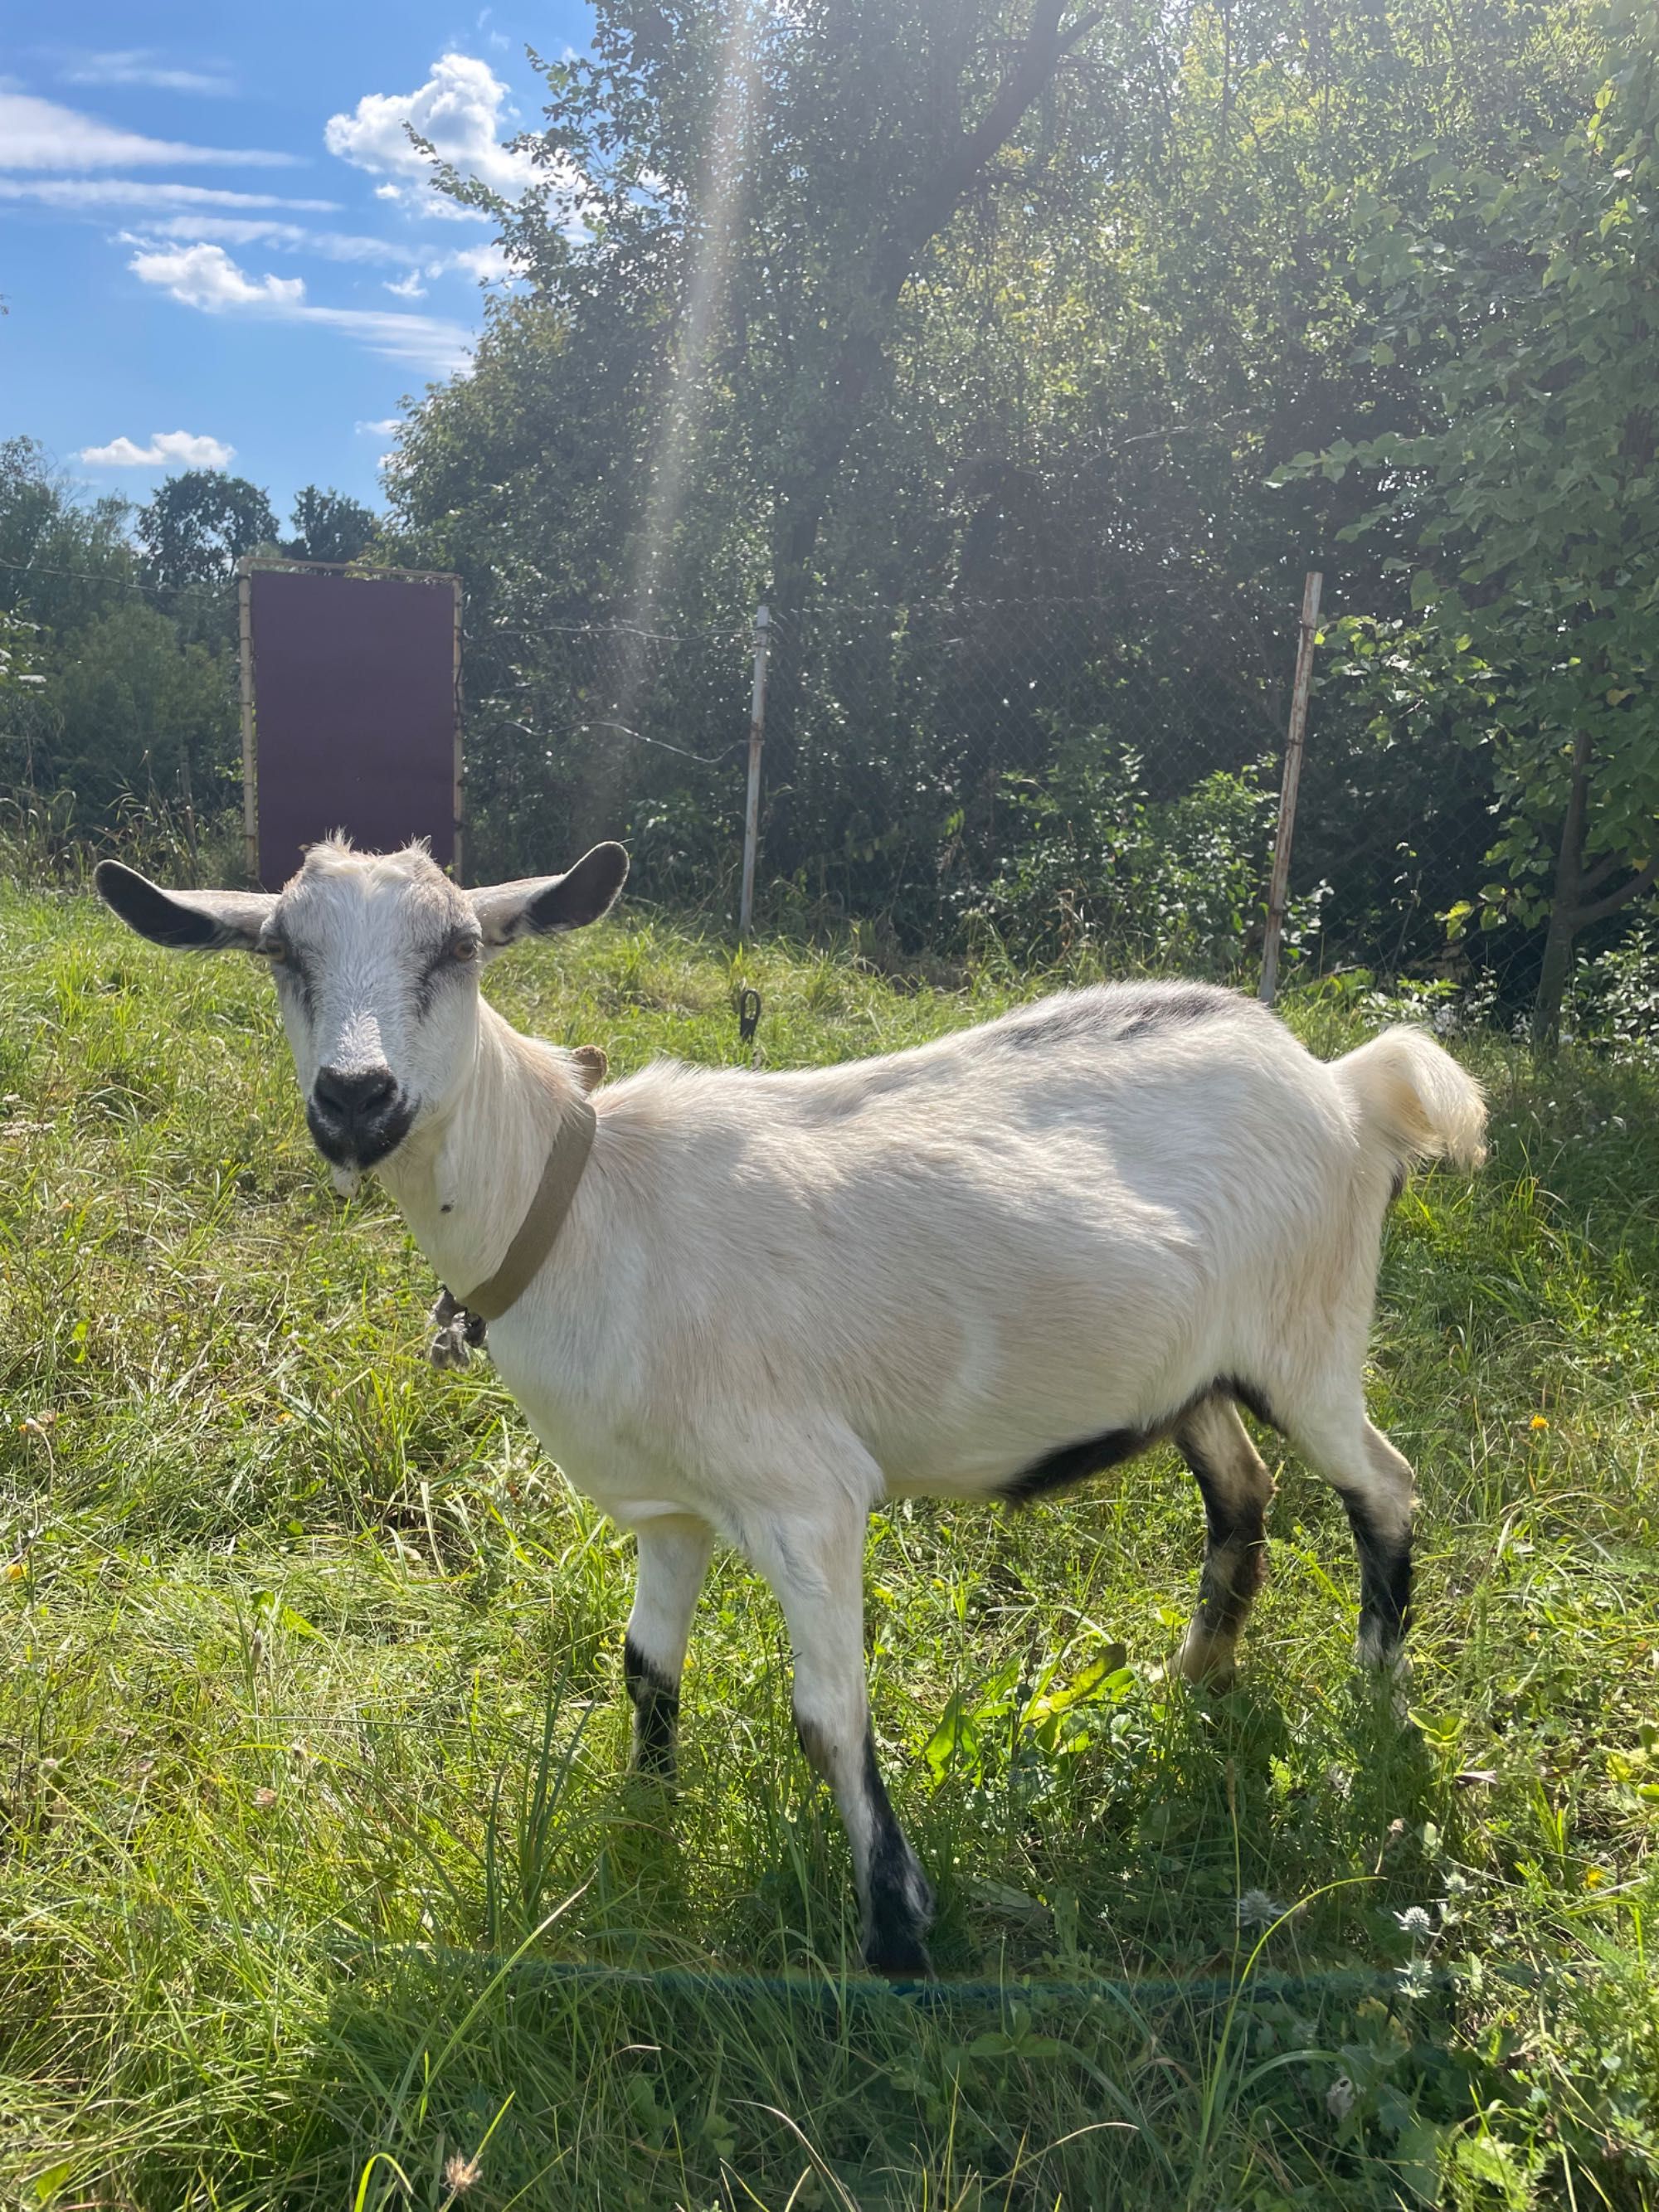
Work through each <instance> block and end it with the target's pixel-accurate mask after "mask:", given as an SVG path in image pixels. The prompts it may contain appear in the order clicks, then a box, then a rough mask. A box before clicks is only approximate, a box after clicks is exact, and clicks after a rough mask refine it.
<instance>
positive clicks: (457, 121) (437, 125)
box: [323, 53, 536, 216]
mask: <svg viewBox="0 0 1659 2212" xmlns="http://www.w3.org/2000/svg"><path fill="white" fill-rule="evenodd" d="M511 116H512V111H511V109H510V108H509V107H508V105H507V87H506V86H505V85H504V84H503V83H502V82H501V79H500V78H499V77H498V76H496V75H495V71H494V70H492V69H491V68H490V66H489V63H488V62H482V61H477V60H475V59H474V58H473V57H472V56H471V55H470V54H453V53H451V54H444V55H442V56H441V58H439V59H438V60H437V61H436V62H435V63H434V64H433V67H432V74H431V76H428V79H427V81H426V82H425V83H424V84H422V85H420V86H417V87H416V89H415V90H414V91H413V92H408V93H386V92H370V93H366V94H364V95H363V97H362V99H361V100H359V101H358V102H357V105H356V108H355V109H354V110H353V112H351V113H350V114H349V115H331V116H330V118H329V119H328V123H327V125H326V126H325V130H324V131H323V143H324V144H325V146H326V147H327V148H328V150H329V152H330V153H331V154H337V155H339V157H340V159H341V160H342V161H349V162H350V163H351V164H352V165H353V167H356V168H359V169H367V170H368V173H369V174H370V175H371V176H374V177H385V178H386V179H389V181H388V182H386V183H385V184H383V185H377V186H376V188H375V189H376V194H377V197H380V198H381V199H387V200H396V201H398V202H399V203H400V204H402V205H404V206H405V207H419V208H420V209H422V210H423V212H425V213H427V214H428V215H438V214H451V215H460V216H465V215H466V214H467V213H468V212H470V210H465V209H462V208H458V207H457V206H456V205H455V204H454V202H453V200H447V199H445V198H444V197H443V196H442V195H441V194H440V193H438V192H435V191H433V189H432V182H431V179H432V165H431V163H430V162H429V161H428V159H427V157H426V155H424V154H422V153H419V152H417V151H416V149H415V148H414V147H413V146H412V145H410V142H409V132H408V130H406V129H405V127H404V126H405V125H410V126H412V127H413V128H414V129H415V130H416V131H418V132H419V133H420V135H421V137H422V138H426V139H429V140H430V142H431V143H432V145H433V147H434V148H435V149H436V151H437V153H438V154H439V155H440V156H441V159H443V160H444V161H450V162H453V165H454V167H456V168H457V169H458V170H459V172H460V173H461V174H462V175H463V176H464V177H477V179H479V180H480V182H482V183H483V184H486V185H489V186H490V187H491V188H492V189H493V190H494V191H498V192H505V193H509V194H516V193H519V192H521V191H524V190H525V189H526V187H527V186H528V185H530V184H531V183H532V182H533V180H534V179H535V175H536V168H535V165H534V163H533V162H532V161H531V159H530V157H529V155H527V154H519V153H515V152H513V149H512V148H511V147H508V146H504V145H502V144H501V135H502V132H503V131H504V130H506V129H507V128H508V127H509V125H510V121H511Z"/></svg>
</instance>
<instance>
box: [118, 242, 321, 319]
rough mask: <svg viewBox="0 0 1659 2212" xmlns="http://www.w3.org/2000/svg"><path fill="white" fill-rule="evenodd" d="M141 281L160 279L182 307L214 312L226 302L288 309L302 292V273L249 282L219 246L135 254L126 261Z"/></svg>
mask: <svg viewBox="0 0 1659 2212" xmlns="http://www.w3.org/2000/svg"><path fill="white" fill-rule="evenodd" d="M129 265H130V266H131V270H132V271H133V274H134V275H135V276H137V278H138V279H139V281H140V283H145V284H159V285H160V286H161V289H162V290H163V291H165V292H167V293H170V294H171V295H172V296H173V299H175V300H181V301H183V302H184V304H185V307H203V308H205V309H206V310H207V312H208V313H210V314H217V313H219V312H220V311H221V310H222V308H225V307H262V308H271V309H274V310H275V311H276V313H279V314H281V313H290V314H291V313H293V311H294V310H295V308H296V307H300V306H301V303H302V302H303V301H304V299H305V296H306V283H305V278H304V277H303V276H262V277H260V278H259V280H258V283H252V282H250V280H249V279H248V278H247V277H246V276H244V275H243V274H242V271H241V270H240V269H239V268H238V267H237V265H236V264H235V263H234V261H233V260H232V259H231V258H230V256H229V254H228V253H227V252H225V249H224V247H223V246H205V245H202V246H176V247H173V248H172V249H170V250H166V249H158V250H156V251H155V252H149V253H135V254H134V256H133V257H132V260H131V264H129Z"/></svg>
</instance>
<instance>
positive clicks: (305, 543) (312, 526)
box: [283, 484, 380, 561]
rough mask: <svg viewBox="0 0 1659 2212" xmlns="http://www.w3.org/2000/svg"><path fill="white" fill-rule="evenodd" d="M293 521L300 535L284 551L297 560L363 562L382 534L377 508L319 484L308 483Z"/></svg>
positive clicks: (299, 499) (297, 501)
mask: <svg viewBox="0 0 1659 2212" xmlns="http://www.w3.org/2000/svg"><path fill="white" fill-rule="evenodd" d="M292 520H293V523H294V527H295V531H296V532H298V535H297V536H296V537H295V538H291V539H290V540H289V542H288V543H287V544H285V545H284V546H283V552H284V553H286V554H288V555H289V556H291V557H292V558H293V559H294V560H296V561H357V560H361V559H362V556H363V555H364V554H365V553H367V552H368V550H369V548H370V547H371V546H372V545H373V544H374V542H375V540H376V538H378V537H379V536H380V517H379V516H378V515H377V514H376V513H374V509H373V507H365V506H363V505H362V501H359V500H355V499H348V498H347V497H346V496H345V495H344V493H343V492H337V491H335V490H333V489H330V490H328V491H322V490H319V488H318V487H317V485H315V484H307V486H306V487H305V489H304V490H303V491H302V492H301V494H300V495H299V497H298V498H297V499H296V500H295V502H294V513H293V517H292Z"/></svg>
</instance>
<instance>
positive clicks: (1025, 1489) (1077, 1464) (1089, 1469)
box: [997, 1429, 1158, 1505]
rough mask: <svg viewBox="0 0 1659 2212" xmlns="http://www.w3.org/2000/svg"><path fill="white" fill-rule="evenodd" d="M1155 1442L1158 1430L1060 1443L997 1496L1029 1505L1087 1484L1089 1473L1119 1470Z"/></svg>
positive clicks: (1120, 1432)
mask: <svg viewBox="0 0 1659 2212" xmlns="http://www.w3.org/2000/svg"><path fill="white" fill-rule="evenodd" d="M1157 1441H1158V1431H1154V1430H1152V1429H1104V1430H1103V1431H1101V1433H1100V1435H1099V1436H1097V1437H1085V1439H1084V1440H1083V1442H1082V1443H1079V1444H1061V1446H1060V1449H1059V1450H1058V1451H1051V1452H1044V1454H1043V1455H1042V1458H1041V1459H1034V1460H1033V1461H1032V1462H1031V1464H1030V1467H1027V1468H1021V1469H1020V1471H1019V1473H1018V1474H1016V1475H1014V1476H1012V1478H1011V1479H1010V1480H1008V1481H1007V1482H1005V1483H1004V1484H1003V1486H1002V1487H1001V1488H1000V1490H999V1491H998V1492H997V1496H998V1497H999V1498H1001V1500H1002V1501H1003V1503H1004V1504H1005V1505H1029V1504H1030V1503H1031V1500H1032V1499H1033V1498H1042V1497H1046V1496H1047V1494H1048V1492H1049V1491H1051V1490H1067V1489H1069V1488H1070V1487H1071V1486H1072V1485H1073V1483H1076V1482H1086V1481H1087V1480H1088V1479H1089V1477H1090V1476H1091V1474H1105V1472H1106V1470H1107V1469H1108V1468H1113V1467H1121V1466H1122V1464H1123V1462H1124V1461H1125V1460H1126V1459H1133V1458H1134V1456H1135V1455H1136V1454H1137V1453H1138V1452H1144V1451H1145V1450H1146V1447H1147V1446H1148V1444H1152V1443H1157Z"/></svg>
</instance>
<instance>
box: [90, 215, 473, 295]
mask: <svg viewBox="0 0 1659 2212" xmlns="http://www.w3.org/2000/svg"><path fill="white" fill-rule="evenodd" d="M167 239H186V240H189V241H190V242H191V245H201V244H204V243H213V244H216V245H219V246H270V247H271V248H272V249H273V250H274V251H275V252H278V253H314V254H316V255H318V256H319V258H321V259H323V260H325V261H347V262H359V263H362V262H370V263H372V262H376V261H389V262H391V263H392V264H393V265H394V266H395V267H397V268H399V269H401V270H404V272H405V273H404V275H403V276H401V277H399V278H398V280H397V282H396V283H387V285H386V290H387V291H388V292H392V293H395V294H396V295H397V296H398V299H400V300H420V299H423V298H424V297H425V296H426V286H427V283H431V282H432V281H433V280H434V279H435V278H437V277H440V276H470V277H471V279H472V280H473V282H474V283H478V284H507V283H512V281H513V264H512V263H511V262H510V261H509V260H508V259H507V256H506V254H505V253H503V252H502V251H501V247H500V246H459V247H455V248H453V249H451V248H448V247H445V248H443V249H442V250H441V251H440V250H436V249H435V248H433V247H431V246H413V245H410V244H409V243H408V242H407V241H406V240H398V239H391V238H369V237H365V236H363V235H362V234H359V233H357V232H355V231H349V230H312V229H310V228H307V226H306V225H305V224H304V223H300V222H284V221H283V219H282V218H281V217H279V216H198V215H173V216H157V217H156V218H155V220H154V221H153V222H147V223H145V224H144V226H143V228H142V230H124V231H121V232H119V233H118V236H117V243H118V244H119V245H122V246H137V247H139V248H140V249H141V250H143V252H155V251H157V250H158V249H160V248H161V244H162V241H163V240H167ZM423 278H424V279H425V280H426V282H425V283H423V282H422V279H423ZM150 281H152V282H165V281H166V278H165V276H163V277H161V278H159V279H151V280H150Z"/></svg>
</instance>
